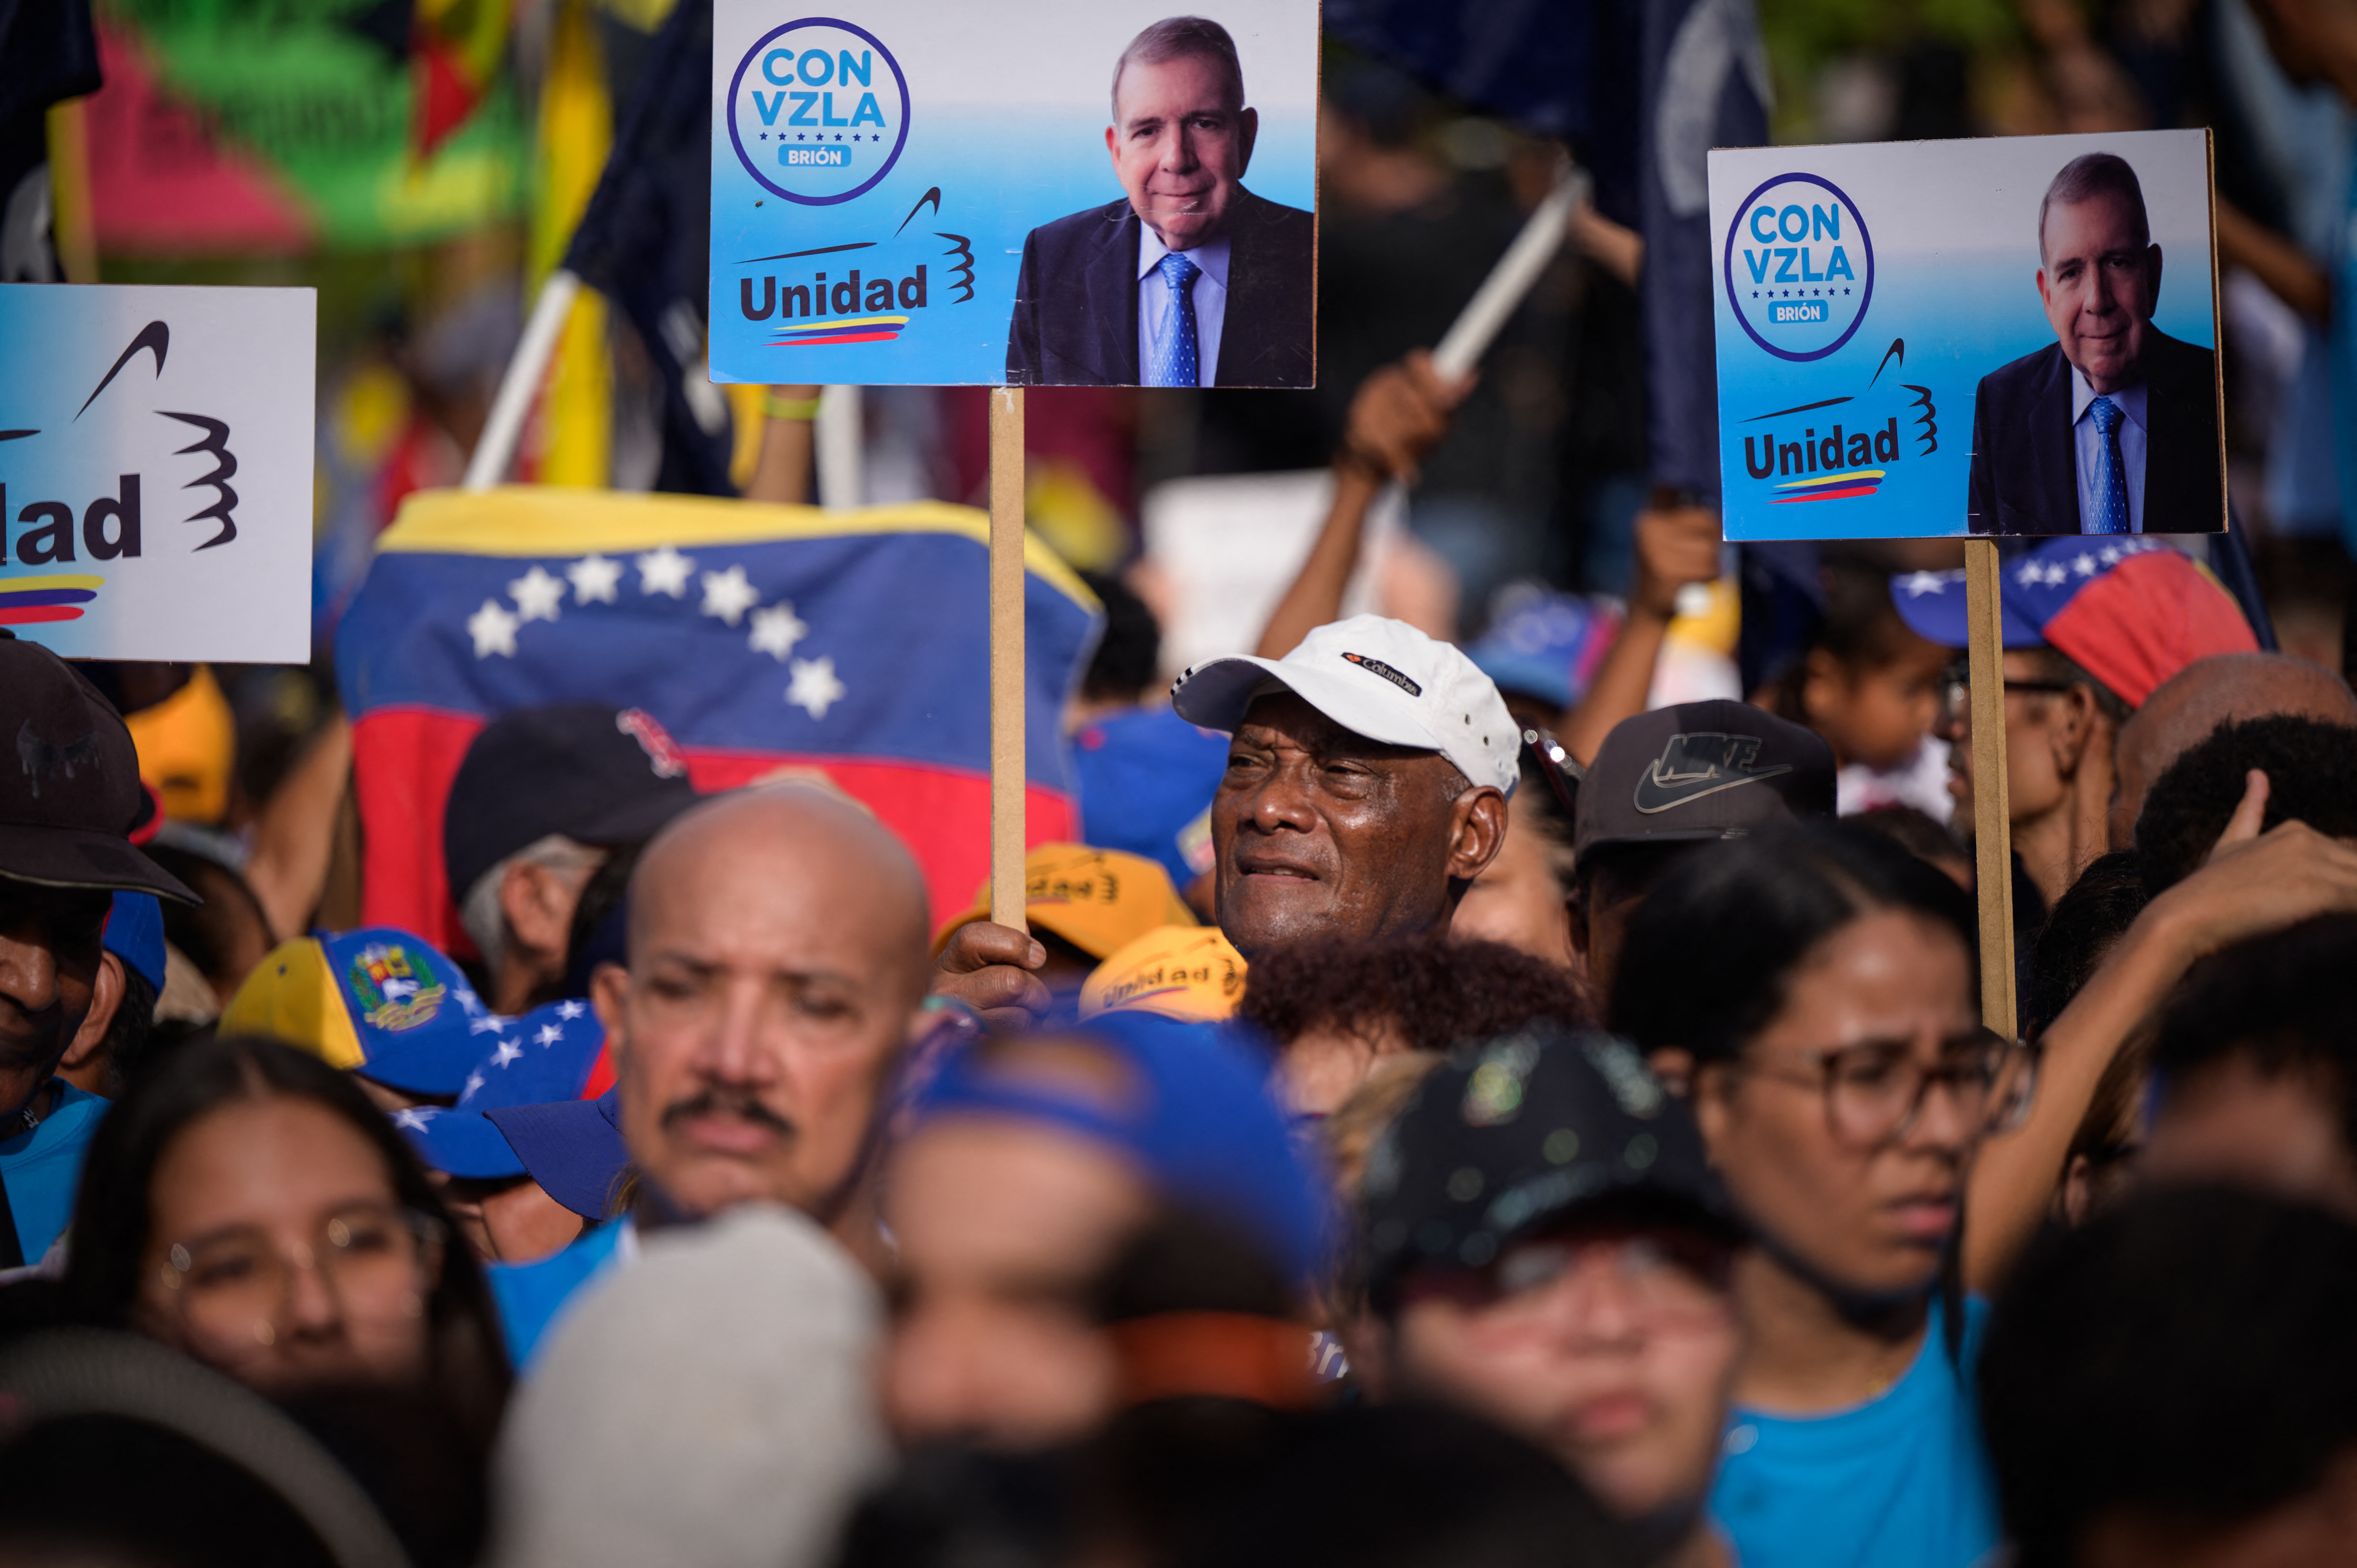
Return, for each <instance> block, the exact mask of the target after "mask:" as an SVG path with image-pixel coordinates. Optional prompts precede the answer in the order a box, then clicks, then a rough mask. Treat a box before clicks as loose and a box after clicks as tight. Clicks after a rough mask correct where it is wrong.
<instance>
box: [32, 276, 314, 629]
mask: <svg viewBox="0 0 2357 1568" xmlns="http://www.w3.org/2000/svg"><path fill="white" fill-rule="evenodd" d="M316 361H317V295H316V294H315V292H314V291H313V290H311V289H307V288H167V287H145V286H135V285H121V286H118V285H88V286H77V285H67V284H11V285H0V368H5V374H0V626H5V627H7V628H10V629H12V630H13V631H14V632H15V633H16V635H17V636H18V637H20V638H24V639H28V640H30V641H35V642H39V643H43V644H45V645H47V646H48V647H49V648H50V649H53V650H56V651H57V652H58V653H59V654H62V655H64V656H65V657H67V658H69V659H153V660H213V661H219V662H224V663H237V662H247V663H296V664H299V663H304V662H307V660H309V659H310V657H311V516H312V499H311V482H312V481H311V465H312V452H313V442H314V435H313V427H312V398H313V385H314V381H315V377H316V374H317V372H316V369H315V366H316Z"/></svg>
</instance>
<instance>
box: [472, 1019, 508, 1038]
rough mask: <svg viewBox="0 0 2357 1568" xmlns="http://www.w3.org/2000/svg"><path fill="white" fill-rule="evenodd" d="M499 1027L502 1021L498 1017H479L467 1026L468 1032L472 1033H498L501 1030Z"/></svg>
mask: <svg viewBox="0 0 2357 1568" xmlns="http://www.w3.org/2000/svg"><path fill="white" fill-rule="evenodd" d="M499 1027H500V1021H499V1020H498V1019H497V1018H478V1019H476V1020H475V1021H474V1022H472V1023H470V1024H468V1026H467V1033H468V1034H470V1035H491V1034H497V1033H498V1032H499Z"/></svg>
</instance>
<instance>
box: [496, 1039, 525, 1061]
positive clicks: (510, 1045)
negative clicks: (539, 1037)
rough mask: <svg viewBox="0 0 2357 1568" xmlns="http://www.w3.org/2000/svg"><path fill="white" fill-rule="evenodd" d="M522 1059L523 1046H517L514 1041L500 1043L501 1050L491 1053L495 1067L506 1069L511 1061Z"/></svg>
mask: <svg viewBox="0 0 2357 1568" xmlns="http://www.w3.org/2000/svg"><path fill="white" fill-rule="evenodd" d="M522 1058H523V1047H522V1046H519V1045H517V1044H516V1043H515V1042H514V1041H513V1040H501V1041H500V1048H499V1049H498V1050H495V1051H493V1052H492V1053H491V1065H492V1066H493V1067H505V1066H507V1065H508V1063H510V1062H511V1061H521V1060H522Z"/></svg>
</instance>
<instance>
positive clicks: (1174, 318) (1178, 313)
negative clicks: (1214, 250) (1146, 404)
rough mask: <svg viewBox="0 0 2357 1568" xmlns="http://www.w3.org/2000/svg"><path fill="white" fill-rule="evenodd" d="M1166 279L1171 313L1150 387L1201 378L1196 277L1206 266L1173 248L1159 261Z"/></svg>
mask: <svg viewBox="0 0 2357 1568" xmlns="http://www.w3.org/2000/svg"><path fill="white" fill-rule="evenodd" d="M1155 265H1156V267H1157V270H1158V271H1159V272H1160V273H1161V274H1162V279H1163V281H1164V282H1165V283H1167V284H1168V285H1170V314H1169V315H1168V317H1165V318H1164V320H1163V323H1162V336H1161V337H1160V338H1158V339H1157V341H1156V342H1155V345H1154V365H1153V369H1152V371H1151V373H1150V374H1148V375H1147V376H1146V385H1147V386H1150V387H1191V386H1193V385H1194V384H1195V382H1196V380H1197V375H1198V372H1197V367H1196V363H1195V280H1196V279H1197V278H1198V277H1200V276H1201V275H1202V273H1203V269H1202V268H1200V267H1199V266H1197V265H1196V264H1195V263H1193V262H1191V261H1189V260H1188V259H1187V255H1186V252H1183V251H1173V252H1170V253H1169V254H1168V255H1167V256H1165V257H1163V258H1162V260H1161V261H1159V262H1157V263H1155Z"/></svg>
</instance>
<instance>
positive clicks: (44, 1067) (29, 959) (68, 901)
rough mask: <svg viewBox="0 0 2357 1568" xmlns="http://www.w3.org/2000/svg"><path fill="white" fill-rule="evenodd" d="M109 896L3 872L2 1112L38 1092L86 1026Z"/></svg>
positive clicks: (0, 937)
mask: <svg viewBox="0 0 2357 1568" xmlns="http://www.w3.org/2000/svg"><path fill="white" fill-rule="evenodd" d="M110 903H111V899H110V897H109V896H108V895H107V894H105V893H102V892H93V891H88V890H85V889H81V888H63V887H38V886H34V885H33V884H32V883H29V882H19V881H17V880H16V879H15V878H14V877H9V876H0V1117H5V1115H7V1114H9V1113H10V1112H15V1111H16V1110H18V1109H20V1108H22V1107H23V1105H24V1104H25V1102H26V1101H28V1100H30V1099H32V1097H33V1094H34V1092H35V1091H36V1090H38V1089H39V1088H40V1087H41V1085H42V1084H44V1083H46V1082H47V1081H48V1077H49V1074H50V1072H51V1071H52V1070H53V1069H55V1068H56V1066H57V1063H58V1058H59V1057H61V1056H63V1055H64V1054H65V1049H66V1047H68V1046H69V1045H70V1044H72V1043H73V1038H74V1036H75V1034H76V1032H77V1031H79V1030H80V1029H81V1026H82V1020H83V1019H84V1017H85V1016H86V1015H88V1014H89V1012H90V1008H91V999H92V997H93V995H94V994H95V992H96V987H97V985H98V983H99V968H100V962H101V958H102V951H103V950H102V947H101V945H100V937H101V935H102V932H103V931H104V929H105V928H106V912H107V909H108V908H109V906H110Z"/></svg>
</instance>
